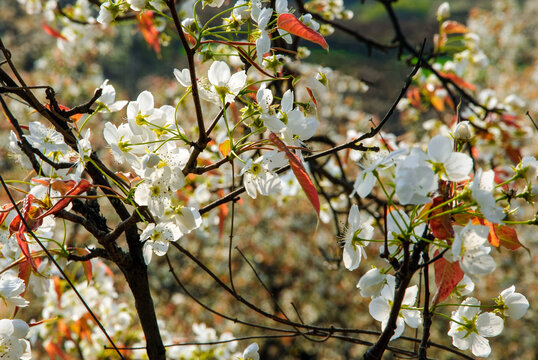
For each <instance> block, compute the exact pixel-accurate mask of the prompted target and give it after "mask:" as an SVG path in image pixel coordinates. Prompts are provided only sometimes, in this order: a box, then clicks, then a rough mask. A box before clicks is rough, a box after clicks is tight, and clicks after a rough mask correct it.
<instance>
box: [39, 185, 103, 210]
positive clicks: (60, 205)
mask: <svg viewBox="0 0 538 360" xmlns="http://www.w3.org/2000/svg"><path fill="white" fill-rule="evenodd" d="M92 186H93V185H92V184H90V182H89V181H88V180H86V179H82V180H80V182H79V183H78V184H77V185H76V186H74V187H73V188H71V190H69V191H68V192H67V193H66V194H65V196H66V197H64V198H62V199H61V200H60V201H58V202H57V203H56V204H54V206H53V207H51V208H50V209H49V210H47V211H46V212H45V213H43V214H41V215H40V216H38V217H37V218H36V219H37V220H40V219H43V218H44V217H45V216H48V215H53V214H55V213H57V212H58V211H61V210H62V209H64V208H65V207H66V206H67V205H69V203H70V202H71V201H73V197H74V196H76V195H79V194H82V193H84V192H86V191H88V190H89V189H90V188H91V187H92Z"/></svg>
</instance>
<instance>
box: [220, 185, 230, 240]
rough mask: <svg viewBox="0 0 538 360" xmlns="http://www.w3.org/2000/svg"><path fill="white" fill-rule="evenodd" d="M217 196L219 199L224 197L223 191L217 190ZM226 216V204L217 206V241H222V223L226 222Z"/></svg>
mask: <svg viewBox="0 0 538 360" xmlns="http://www.w3.org/2000/svg"><path fill="white" fill-rule="evenodd" d="M217 194H219V196H220V197H224V195H225V194H224V190H223V189H218V190H217ZM226 216H228V205H227V204H226V203H224V204H222V205H220V206H219V239H222V235H223V234H224V221H225V220H226Z"/></svg>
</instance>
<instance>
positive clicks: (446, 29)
mask: <svg viewBox="0 0 538 360" xmlns="http://www.w3.org/2000/svg"><path fill="white" fill-rule="evenodd" d="M441 30H442V32H443V33H445V34H466V33H468V32H469V30H468V29H467V27H466V26H465V25H463V24H460V23H459V22H457V21H453V20H447V21H445V22H444V23H443V25H441Z"/></svg>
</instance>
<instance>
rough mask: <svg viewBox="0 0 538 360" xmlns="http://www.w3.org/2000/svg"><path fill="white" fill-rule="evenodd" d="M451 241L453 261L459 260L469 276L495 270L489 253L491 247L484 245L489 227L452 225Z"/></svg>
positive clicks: (470, 224)
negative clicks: (452, 235) (453, 234)
mask: <svg viewBox="0 0 538 360" xmlns="http://www.w3.org/2000/svg"><path fill="white" fill-rule="evenodd" d="M454 233H455V237H454V242H453V243H452V256H453V261H459V262H460V266H461V269H462V270H463V271H464V272H465V273H466V274H468V275H469V276H471V277H472V276H473V275H486V274H489V273H491V272H492V271H493V270H495V267H496V264H495V260H493V258H492V257H491V255H489V253H490V251H491V248H490V247H489V246H487V247H486V246H484V244H486V243H487V241H488V234H489V228H488V227H487V226H483V225H473V224H472V222H471V221H469V223H468V224H467V225H465V227H462V226H458V225H454Z"/></svg>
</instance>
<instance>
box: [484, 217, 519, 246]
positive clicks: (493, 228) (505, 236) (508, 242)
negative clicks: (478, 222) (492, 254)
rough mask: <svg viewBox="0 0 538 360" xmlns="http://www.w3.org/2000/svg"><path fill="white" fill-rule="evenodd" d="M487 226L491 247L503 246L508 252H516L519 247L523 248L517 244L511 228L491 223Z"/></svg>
mask: <svg viewBox="0 0 538 360" xmlns="http://www.w3.org/2000/svg"><path fill="white" fill-rule="evenodd" d="M489 225H490V232H489V235H490V238H491V241H490V243H491V245H493V246H495V247H499V246H504V247H505V248H507V249H510V250H517V249H519V248H520V247H524V248H525V246H524V245H523V244H522V243H520V242H519V239H518V237H517V233H516V231H515V230H514V229H512V228H511V227H509V226H506V225H500V224H491V223H490V224H489Z"/></svg>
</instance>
